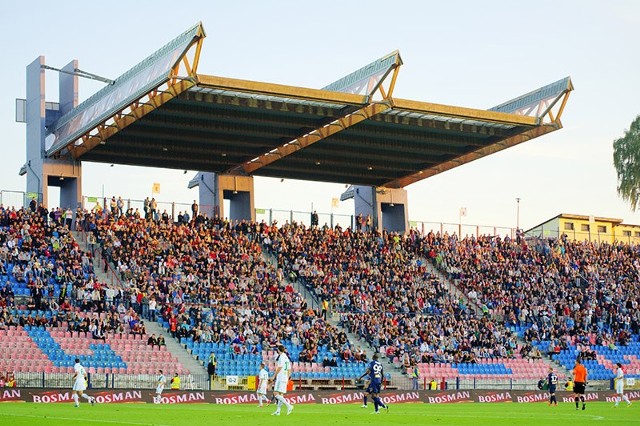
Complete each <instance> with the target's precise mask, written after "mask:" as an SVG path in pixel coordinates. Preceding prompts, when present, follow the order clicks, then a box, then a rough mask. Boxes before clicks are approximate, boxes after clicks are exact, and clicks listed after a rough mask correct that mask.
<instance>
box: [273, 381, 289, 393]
mask: <svg viewBox="0 0 640 426" xmlns="http://www.w3.org/2000/svg"><path fill="white" fill-rule="evenodd" d="M288 381H289V380H287V379H279V378H278V379H276V383H275V384H274V385H273V391H274V392H279V393H287V382H288Z"/></svg>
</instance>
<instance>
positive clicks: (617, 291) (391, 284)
mask: <svg viewBox="0 0 640 426" xmlns="http://www.w3.org/2000/svg"><path fill="white" fill-rule="evenodd" d="M114 203H115V204H114ZM120 204H122V203H119V200H117V199H115V197H114V199H112V200H111V202H110V207H109V209H107V210H100V211H78V212H77V213H76V226H77V228H78V229H81V230H83V231H86V232H87V233H88V235H89V236H88V239H87V241H88V242H89V244H90V247H91V250H89V251H88V252H84V251H82V250H80V248H79V246H78V244H77V242H75V240H73V238H72V237H71V235H70V233H69V226H70V225H71V223H70V222H68V221H67V219H68V218H69V215H68V213H67V211H66V210H60V214H59V215H58V214H57V213H56V212H57V211H58V210H57V209H54V210H53V211H52V212H48V211H47V210H46V209H44V210H43V208H42V207H38V208H35V209H34V208H29V209H20V210H17V211H16V210H13V209H3V208H0V273H3V272H4V273H5V274H6V273H7V272H8V265H12V266H13V268H12V270H11V272H10V273H11V275H12V276H13V277H14V278H15V280H17V281H18V282H24V283H26V284H27V286H28V288H29V289H30V291H31V297H30V298H29V300H28V301H27V302H26V303H27V307H28V308H30V309H33V310H34V311H53V312H55V313H56V315H55V316H50V317H47V318H44V317H38V316H35V317H34V316H20V317H12V316H10V315H8V312H9V309H10V308H12V307H14V306H15V295H14V294H13V292H12V290H11V288H10V285H8V284H5V285H4V287H2V288H0V327H2V326H3V324H4V325H5V326H6V325H11V324H14V323H15V324H21V323H27V324H31V323H33V322H36V323H38V322H40V323H42V325H44V326H51V322H53V324H55V323H56V322H57V321H58V319H57V318H59V317H61V316H65V320H64V321H65V322H66V323H67V324H68V327H69V331H72V332H80V333H82V332H84V333H87V334H91V335H92V337H93V338H96V339H100V338H104V336H105V335H106V334H108V333H111V332H122V331H123V330H124V329H127V330H130V331H131V332H132V333H137V334H144V333H145V330H144V323H143V321H144V320H155V319H156V318H157V317H162V318H163V319H164V320H166V321H167V323H168V324H169V330H170V332H171V333H172V334H173V335H174V336H175V337H177V338H187V337H188V338H191V339H193V340H194V341H197V342H219V343H226V344H229V347H230V351H231V354H232V355H234V356H235V355H241V354H246V353H257V352H258V351H259V346H261V347H263V348H275V347H276V346H277V345H278V344H280V343H282V342H285V341H287V342H291V343H294V344H297V345H300V346H301V347H302V348H303V349H302V350H301V352H300V354H299V355H298V359H297V360H299V361H312V362H322V363H325V361H326V362H328V363H330V362H332V361H331V360H330V359H327V360H324V359H318V353H319V350H320V348H321V347H322V348H327V349H328V350H330V351H331V352H333V353H334V354H335V355H336V357H339V358H340V359H343V360H346V361H366V355H364V351H362V349H361V348H358V347H355V346H354V345H353V343H352V342H349V341H348V339H347V337H346V334H345V333H344V332H341V331H340V330H339V329H338V328H336V327H334V326H332V325H331V323H330V322H328V321H327V320H326V317H325V316H323V314H322V313H321V312H320V310H319V309H311V308H310V307H309V306H308V305H307V302H306V301H305V299H304V298H303V297H302V295H300V294H299V293H297V292H296V291H295V290H294V288H293V287H292V286H291V284H289V283H288V282H287V280H286V279H285V278H289V279H290V280H292V281H295V280H298V281H300V282H301V283H302V284H304V285H305V286H306V288H307V289H308V290H309V291H310V292H311V293H312V294H313V296H314V297H315V298H316V301H318V302H320V303H319V305H320V306H322V305H323V304H324V303H328V304H329V305H330V306H331V311H332V312H337V313H339V315H340V321H341V324H342V325H343V326H344V327H346V328H347V329H349V331H351V332H352V333H354V334H355V335H357V336H359V337H361V338H363V339H365V340H366V341H367V342H368V343H369V344H370V345H371V347H373V348H374V349H375V350H377V351H382V352H384V353H385V354H386V355H387V356H389V357H393V358H397V359H398V360H401V362H402V363H403V364H404V365H405V366H411V365H414V364H416V363H419V362H453V363H460V362H467V363H473V362H478V361H479V360H482V359H486V358H509V357H513V356H515V355H516V354H517V353H519V354H520V355H521V356H523V357H525V358H528V359H534V360H535V359H539V358H540V357H542V356H544V355H547V354H552V353H558V352H559V351H561V350H562V349H565V348H567V346H568V345H579V347H580V348H581V351H582V353H583V356H584V357H585V358H586V357H589V356H590V349H589V348H588V347H589V345H596V344H597V345H605V346H609V347H615V346H616V345H626V344H627V343H628V342H629V340H630V339H632V338H634V337H633V336H634V335H636V336H637V334H638V333H639V332H640V311H639V310H638V309H637V308H638V301H640V291H639V290H638V285H637V283H638V279H639V278H640V277H639V269H638V268H640V258H639V257H640V256H638V255H639V252H638V248H637V247H635V246H633V245H628V244H621V243H616V244H609V243H595V242H574V241H569V240H568V239H567V238H566V237H563V238H560V239H555V240H551V239H525V238H524V237H523V236H522V235H518V237H517V238H513V239H512V238H509V237H505V238H501V237H494V236H477V237H476V236H471V237H466V238H463V239H460V238H458V237H457V236H456V235H449V234H446V233H445V234H437V233H432V232H430V233H428V234H426V235H420V234H418V233H417V232H415V231H411V232H409V233H408V234H407V235H399V234H396V233H388V232H385V231H383V232H377V231H375V230H371V229H370V228H368V227H367V226H359V227H357V229H356V230H352V229H350V228H347V229H342V228H340V227H339V226H336V227H335V228H330V227H327V226H325V227H322V228H318V227H317V226H312V227H306V226H305V225H303V224H297V223H285V224H284V225H282V226H278V225H277V224H276V223H274V224H272V225H267V224H266V223H264V222H262V223H252V222H246V221H242V222H237V223H230V222H228V221H226V220H222V219H219V218H213V219H209V218H207V217H205V216H203V215H202V214H200V213H199V212H198V208H197V204H195V202H194V205H195V208H193V207H192V213H193V216H189V215H188V214H187V213H186V212H185V214H181V215H179V216H180V217H179V220H178V221H177V222H173V220H171V219H170V218H169V217H166V218H165V217H164V215H162V214H159V213H158V212H157V210H156V209H157V203H156V207H155V209H154V203H153V200H149V202H148V203H146V202H145V208H144V210H145V212H144V214H143V215H142V214H140V212H137V211H134V210H132V209H129V210H127V211H124V210H123V209H122V206H121V205H120ZM51 213H53V215H51ZM71 217H73V215H71ZM96 249H98V250H100V251H101V253H102V256H103V257H104V258H105V259H108V260H109V262H112V263H113V265H115V269H116V271H117V273H118V275H119V277H120V279H121V281H122V283H123V284H124V286H123V287H122V288H120V289H118V290H116V289H112V288H108V287H107V286H105V285H104V284H101V283H99V282H98V281H97V280H96V279H95V276H94V274H93V262H92V259H93V253H94V251H95V250H96ZM265 251H266V252H267V253H268V254H270V255H273V259H274V261H273V262H271V261H270V260H269V259H270V257H269V256H265ZM427 262H433V264H434V265H436V267H437V268H439V269H440V270H441V271H442V272H443V273H445V274H446V275H447V276H448V278H450V279H451V280H452V281H454V282H455V283H456V287H457V288H458V289H459V290H461V291H462V292H463V293H464V295H465V296H464V297H454V296H453V295H452V294H453V293H451V291H450V289H448V288H446V286H445V285H444V284H443V282H442V281H441V280H439V279H438V278H437V276H436V275H434V274H432V273H430V272H429V271H430V269H429V268H428V267H427V264H426V263H427ZM56 286H58V287H59V288H60V291H59V296H58V297H54V293H55V291H54V289H55V287H56ZM78 311H79V312H87V313H97V314H100V313H104V314H105V315H102V316H101V317H100V319H95V318H93V317H92V316H91V315H89V314H87V315H86V316H82V314H79V313H78ZM478 313H479V314H480V315H477V314H478ZM74 315H75V317H74ZM53 318H56V319H53ZM513 327H515V328H517V329H519V330H520V329H522V330H524V331H523V337H524V339H525V341H526V342H527V344H525V345H523V346H522V347H518V344H517V337H516V334H515V333H514V332H512V331H511V330H512V328H513ZM535 341H550V342H551V343H550V344H549V348H548V350H547V351H546V353H541V352H540V350H539V349H538V348H537V347H536V346H535V345H532V344H531V343H532V342H535Z"/></svg>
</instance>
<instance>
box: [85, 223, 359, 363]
mask: <svg viewBox="0 0 640 426" xmlns="http://www.w3.org/2000/svg"><path fill="white" fill-rule="evenodd" d="M88 220H92V219H91V216H89V217H88ZM95 224H96V232H97V234H98V241H100V242H101V243H102V245H103V247H105V250H106V251H107V252H108V256H109V257H110V258H111V259H112V261H113V262H114V264H117V265H118V269H119V270H120V271H121V274H122V278H123V279H124V280H127V282H128V285H129V287H130V288H135V289H136V290H135V291H137V292H138V294H144V295H145V297H147V298H148V299H150V300H154V301H157V303H158V305H157V311H158V319H159V321H160V323H161V324H163V325H164V326H165V328H167V329H168V330H169V331H170V332H171V334H172V335H173V336H174V337H176V338H179V339H180V340H181V341H183V342H184V343H185V344H186V345H187V346H188V347H189V349H190V350H191V351H192V352H193V354H194V355H195V356H197V357H198V358H199V359H201V360H206V359H207V358H208V355H209V353H210V352H214V353H216V355H217V357H218V360H219V361H220V364H219V368H218V371H217V372H218V373H219V374H231V373H237V372H240V374H243V373H246V372H248V371H251V372H253V373H255V372H257V367H258V366H259V362H258V361H259V356H260V354H262V353H263V352H264V351H269V350H273V349H274V348H275V347H276V346H277V345H278V344H284V345H285V346H287V347H289V348H290V353H291V355H292V358H293V360H294V361H295V362H304V363H309V365H311V364H312V363H318V362H321V361H322V359H321V357H323V355H325V354H329V353H331V355H332V357H333V356H334V355H335V354H338V353H340V351H341V349H342V348H344V347H347V346H349V343H348V341H347V339H346V335H344V333H341V332H340V331H339V330H338V329H337V328H336V327H335V326H333V325H331V324H330V323H329V322H328V321H326V320H325V319H324V318H322V317H321V316H320V312H319V311H318V310H313V309H310V308H309V307H308V306H307V302H306V301H305V300H304V298H303V297H302V296H301V295H300V294H299V293H297V292H295V291H294V289H293V286H292V285H291V284H290V283H287V282H286V281H285V280H284V279H283V278H284V276H283V270H282V269H281V268H277V267H276V266H274V265H272V264H271V263H269V262H267V261H266V259H265V258H264V257H263V255H262V253H263V247H262V244H261V241H262V239H263V237H264V236H266V235H269V234H270V233H272V232H277V228H275V227H269V226H267V225H266V224H264V223H262V224H256V223H246V222H243V223H238V224H236V225H234V226H231V225H230V224H229V223H225V222H222V221H215V220H199V218H198V217H196V218H195V219H194V220H193V221H192V222H191V223H189V224H184V223H183V222H178V223H167V222H162V221H153V220H145V219H143V218H136V217H126V216H121V217H119V218H118V219H115V220H114V218H112V217H107V218H96V219H95ZM142 265H144V266H142ZM129 272H131V273H129ZM336 360H337V364H338V363H340V364H341V363H343V362H350V361H354V360H353V359H342V358H338V357H337V356H336ZM266 361H267V362H268V361H270V360H266ZM336 367H337V366H336ZM322 372H323V373H324V369H323V371H322ZM314 373H315V372H314Z"/></svg>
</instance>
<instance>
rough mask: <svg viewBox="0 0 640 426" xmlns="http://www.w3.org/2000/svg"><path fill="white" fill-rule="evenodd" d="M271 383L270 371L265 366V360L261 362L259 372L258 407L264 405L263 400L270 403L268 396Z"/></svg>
mask: <svg viewBox="0 0 640 426" xmlns="http://www.w3.org/2000/svg"><path fill="white" fill-rule="evenodd" d="M268 384H269V372H268V371H267V369H266V368H265V365H264V362H263V363H261V364H260V372H259V373H258V390H256V394H257V395H258V403H259V404H260V405H258V407H262V401H264V402H266V403H267V404H269V398H267V385H268Z"/></svg>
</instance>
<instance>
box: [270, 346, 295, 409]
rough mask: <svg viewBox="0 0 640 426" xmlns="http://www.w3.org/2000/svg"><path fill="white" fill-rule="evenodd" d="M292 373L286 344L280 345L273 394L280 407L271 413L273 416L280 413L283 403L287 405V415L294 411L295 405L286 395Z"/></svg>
mask: <svg viewBox="0 0 640 426" xmlns="http://www.w3.org/2000/svg"><path fill="white" fill-rule="evenodd" d="M290 374H291V361H290V360H289V357H288V356H287V353H286V352H285V350H284V346H282V345H278V357H277V358H276V372H275V378H276V382H275V384H274V385H273V394H274V397H275V398H276V400H277V401H278V408H276V411H274V412H273V413H271V415H272V416H279V415H280V408H281V407H282V404H284V405H286V406H287V416H288V415H289V414H291V412H292V411H293V405H291V404H289V403H288V402H287V400H286V399H284V395H285V394H286V393H287V383H289V375H290Z"/></svg>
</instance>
